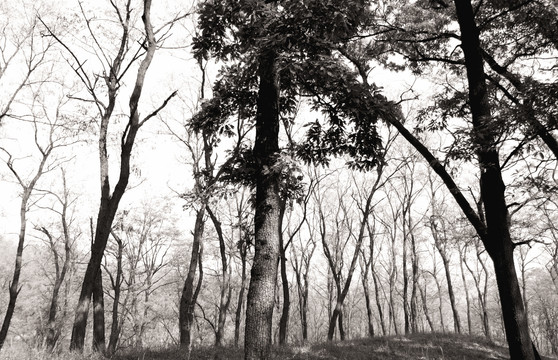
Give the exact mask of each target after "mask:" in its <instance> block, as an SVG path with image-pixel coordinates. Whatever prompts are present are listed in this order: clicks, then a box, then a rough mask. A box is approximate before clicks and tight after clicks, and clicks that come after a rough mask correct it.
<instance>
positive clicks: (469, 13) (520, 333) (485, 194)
mask: <svg viewBox="0 0 558 360" xmlns="http://www.w3.org/2000/svg"><path fill="white" fill-rule="evenodd" d="M455 6H456V13H457V19H458V22H459V28H460V32H461V48H462V50H463V53H464V55H465V66H466V68H467V80H468V84H469V105H470V107H471V114H472V119H473V136H474V138H473V140H474V141H475V143H476V145H477V156H478V160H479V165H480V168H481V176H480V180H481V183H480V185H481V198H482V201H483V205H484V209H485V216H486V226H487V234H486V237H484V238H482V240H483V243H484V245H485V247H486V250H487V252H488V254H489V255H490V257H491V258H492V260H493V261H494V269H495V274H496V281H497V283H498V292H499V295H500V302H501V306H502V314H503V317H504V324H505V328H506V337H507V340H508V346H509V351H510V357H511V359H512V360H515V359H517V360H519V359H523V360H534V359H535V354H534V352H533V344H532V342H531V338H530V335H529V328H528V324H527V317H526V314H525V309H524V307H523V301H522V298H521V293H520V290H519V283H518V280H517V274H516V272H515V266H514V257H513V248H514V245H513V243H512V240H511V237H510V230H509V224H508V216H509V215H508V209H507V205H506V201H505V185H504V182H503V180H502V173H501V169H500V163H499V158H498V151H497V148H496V138H497V136H498V134H497V130H496V128H495V124H494V121H493V119H492V115H491V111H490V103H489V98H488V91H487V87H486V80H485V73H484V68H483V57H482V51H481V48H480V41H479V30H478V28H477V26H476V24H475V17H474V11H473V7H472V5H471V1H470V0H455Z"/></svg>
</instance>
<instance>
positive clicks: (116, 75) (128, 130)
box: [45, 0, 176, 351]
mask: <svg viewBox="0 0 558 360" xmlns="http://www.w3.org/2000/svg"><path fill="white" fill-rule="evenodd" d="M111 5H112V7H113V10H114V14H115V16H116V19H117V23H118V24H119V25H120V28H121V31H122V35H121V37H120V38H119V39H118V47H117V51H116V53H115V54H114V55H112V56H111V55H110V54H109V53H108V49H107V48H106V47H104V46H102V45H101V43H102V41H101V39H100V38H99V36H98V34H96V33H95V31H94V29H93V28H92V25H91V20H90V19H89V18H88V16H87V15H86V13H85V10H84V9H83V8H82V7H81V3H80V8H81V11H82V14H83V17H84V21H85V25H86V28H87V31H88V33H89V35H90V36H91V39H92V43H93V44H94V45H93V47H94V52H95V53H96V54H98V57H99V61H100V62H101V63H102V64H103V65H104V67H105V69H106V71H105V72H104V75H103V76H98V75H96V74H95V75H91V74H90V73H88V71H87V69H86V67H85V66H84V65H85V64H84V61H81V60H79V56H78V54H76V53H75V52H74V51H73V50H72V49H71V48H70V46H69V45H68V44H66V42H64V41H63V40H62V39H61V38H59V37H58V36H57V35H56V34H55V33H54V32H53V31H52V30H51V29H50V28H49V27H48V26H46V24H45V26H46V27H47V30H48V31H49V33H50V35H51V36H53V37H54V39H56V41H57V42H58V43H59V44H60V45H61V46H62V47H63V48H64V49H65V50H66V51H67V53H68V54H69V55H70V58H71V59H72V62H73V65H72V69H73V70H74V72H75V73H76V75H77V76H78V77H79V78H80V79H81V81H82V83H83V85H84V86H85V88H86V90H87V92H88V95H89V96H90V99H84V100H85V101H87V102H89V103H92V104H93V105H94V106H95V107H96V109H97V110H98V112H99V115H100V117H101V122H100V126H99V137H98V145H99V160H100V174H101V176H100V182H101V201H100V206H99V211H98V215H97V224H96V229H95V241H94V243H93V249H92V251H91V258H90V260H89V263H88V265H87V270H86V272H85V276H84V279H83V284H82V288H81V292H80V296H79V301H78V306H77V310H76V316H75V320H74V326H73V330H72V340H71V344H70V347H71V348H72V349H76V350H80V351H81V350H83V347H84V339H85V329H86V326H87V316H88V312H89V303H90V299H91V296H92V294H93V292H94V289H95V282H96V280H97V278H98V274H99V272H100V267H101V260H102V258H103V254H104V251H105V247H106V244H107V241H108V238H109V235H110V231H111V228H112V223H113V220H114V217H115V215H116V211H117V209H118V205H119V203H120V200H121V199H122V196H123V195H124V193H125V191H126V187H127V185H128V181H129V178H130V160H131V154H132V148H133V146H134V142H135V139H136V135H137V133H138V131H139V129H140V128H141V127H142V126H143V125H144V124H145V123H146V122H147V121H148V120H149V119H151V118H153V117H154V116H156V115H157V114H158V113H159V111H161V110H162V109H163V108H164V107H165V106H166V104H167V103H168V102H169V101H170V99H171V98H172V97H173V96H174V95H176V92H174V93H172V94H171V95H170V96H168V97H167V98H166V100H164V102H163V103H162V105H161V106H159V107H158V108H157V109H155V110H154V111H153V112H151V113H150V114H148V115H147V116H145V117H143V118H140V115H139V111H138V107H139V103H140V99H141V94H142V91H143V87H144V82H145V77H146V74H147V71H148V69H149V67H150V65H151V61H152V59H153V56H154V54H155V51H156V49H157V46H158V45H157V41H156V39H155V33H154V30H153V25H152V23H151V0H144V1H143V15H142V21H143V25H144V34H143V36H144V37H145V38H144V39H143V40H140V41H139V43H140V44H139V46H138V47H137V48H136V49H135V50H132V49H133V48H134V47H133V44H134V39H133V38H132V32H131V30H132V27H133V23H132V12H133V7H132V1H131V0H128V1H126V3H125V4H124V7H123V8H120V7H119V6H118V5H117V4H116V3H114V2H112V1H111ZM141 57H143V58H142V60H141V62H140V64H139V68H138V73H137V76H136V78H135V84H134V86H133V90H132V93H131V95H130V99H129V113H128V122H127V124H126V127H125V129H124V132H123V134H122V141H121V151H120V171H119V175H118V181H117V183H116V186H115V187H114V190H112V191H111V186H110V179H109V159H108V157H109V156H108V151H107V140H108V128H109V122H110V120H111V118H112V115H113V111H114V109H115V106H116V103H117V101H116V99H117V95H118V92H119V90H120V88H121V86H122V82H123V77H124V76H125V75H126V74H127V72H128V70H129V69H130V67H131V65H132V64H133V63H135V62H136V61H137V60H138V59H139V58H141ZM111 58H112V59H111ZM99 80H104V86H105V88H104V89H101V88H100V84H99ZM105 92H106V99H102V97H103V93H105ZM102 326H103V327H104V324H102ZM99 347H100V348H102V349H103V350H104V344H99Z"/></svg>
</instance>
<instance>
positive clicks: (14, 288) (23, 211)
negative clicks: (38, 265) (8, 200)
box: [0, 187, 33, 350]
mask: <svg viewBox="0 0 558 360" xmlns="http://www.w3.org/2000/svg"><path fill="white" fill-rule="evenodd" d="M32 190H33V188H32V187H24V189H23V195H22V198H21V206H20V209H19V221H20V226H19V241H18V244H17V251H16V261H15V266H14V274H13V277H12V281H11V282H10V287H9V293H10V300H9V302H8V309H7V310H6V314H5V315H4V321H3V322H2V328H1V329H0V350H1V349H2V347H3V346H4V342H5V341H6V337H7V336H8V329H9V328H10V322H11V321H12V317H13V315H14V310H15V306H16V301H17V297H18V295H19V292H20V291H21V288H20V286H19V278H20V275H21V268H22V266H23V247H24V244H25V232H26V229H27V202H28V201H29V198H30V197H31V191H32Z"/></svg>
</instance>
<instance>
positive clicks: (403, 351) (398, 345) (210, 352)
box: [0, 334, 556, 360]
mask: <svg viewBox="0 0 558 360" xmlns="http://www.w3.org/2000/svg"><path fill="white" fill-rule="evenodd" d="M273 353H274V359H278V360H279V359H292V360H303V359H305V360H318V359H321V360H324V359H331V360H334V359H346V360H359V359H362V360H365V359H366V360H368V359H370V360H381V359H389V360H411V359H412V360H418V359H424V360H434V359H437V360H441V359H444V360H458V359H459V360H463V359H475V360H483V359H486V360H488V359H492V360H494V359H502V360H503V359H509V357H508V356H507V348H506V347H504V346H500V345H497V344H494V343H492V342H490V341H487V340H486V339H485V338H482V337H471V336H465V335H455V334H415V335H410V336H389V337H378V338H375V339H358V340H349V341H344V342H334V343H331V344H327V343H324V344H318V345H312V346H290V347H286V348H281V349H279V348H276V349H275V350H274V352H273ZM242 358H243V357H242V351H241V350H239V349H234V348H221V349H217V348H213V347H208V348H196V349H194V350H192V353H191V354H187V353H185V352H183V351H180V350H178V349H162V350H144V351H133V352H128V353H121V354H118V355H116V356H114V357H112V359H114V360H137V359H142V360H149V359H151V360H190V359H192V360H194V359H196V360H197V359H199V360H205V359H207V360H217V359H218V360H229V359H230V360H235V359H238V360H241V359H242ZM16 359H17V360H26V359H28V360H31V359H33V360H38V359H45V360H47V359H48V360H81V359H89V360H101V359H103V357H101V356H92V355H82V356H76V355H75V354H68V353H65V354H60V355H59V356H58V357H54V356H53V355H51V354H46V353H40V352H37V350H34V349H29V351H28V352H25V351H14V350H13V349H10V348H9V347H8V348H6V349H4V351H2V352H1V353H0V360H16ZM543 359H546V360H554V359H556V358H551V357H543Z"/></svg>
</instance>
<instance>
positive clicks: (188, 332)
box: [178, 206, 205, 348]
mask: <svg viewBox="0 0 558 360" xmlns="http://www.w3.org/2000/svg"><path fill="white" fill-rule="evenodd" d="M204 216H205V206H202V207H201V209H199V210H198V211H197V214H196V222H195V224H194V239H193V242H192V254H191V256H190V266H189V267H188V274H187V275H186V279H185V280H184V287H183V288H182V296H181V298H180V306H179V322H178V327H179V330H180V346H183V347H187V348H190V347H191V346H192V330H193V325H194V309H195V307H196V302H197V291H195V283H194V280H195V278H196V271H197V270H198V263H199V262H201V260H200V252H201V247H202V245H201V242H202V238H203V231H204ZM199 276H201V274H200V275H199Z"/></svg>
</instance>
